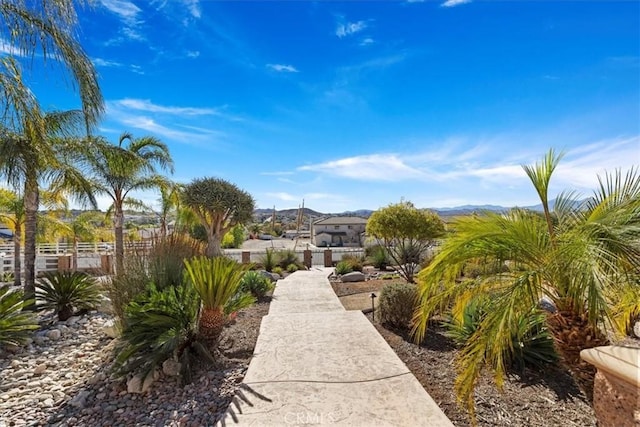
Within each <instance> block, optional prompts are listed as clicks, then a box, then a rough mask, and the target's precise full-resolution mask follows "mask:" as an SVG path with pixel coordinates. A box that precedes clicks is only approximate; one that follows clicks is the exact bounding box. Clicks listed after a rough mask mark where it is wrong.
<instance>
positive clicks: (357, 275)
mask: <svg viewBox="0 0 640 427" xmlns="http://www.w3.org/2000/svg"><path fill="white" fill-rule="evenodd" d="M340 280H342V281H343V282H364V280H365V275H364V273H361V272H359V271H353V272H351V273H347V274H343V275H342V277H340Z"/></svg>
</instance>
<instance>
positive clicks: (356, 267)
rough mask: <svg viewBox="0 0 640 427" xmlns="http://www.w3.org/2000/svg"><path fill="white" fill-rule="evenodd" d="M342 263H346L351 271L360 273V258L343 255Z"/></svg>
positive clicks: (361, 266)
mask: <svg viewBox="0 0 640 427" xmlns="http://www.w3.org/2000/svg"><path fill="white" fill-rule="evenodd" d="M342 262H346V263H348V264H349V266H350V267H351V271H362V268H363V265H362V258H361V257H358V256H355V255H349V254H345V255H343V256H342Z"/></svg>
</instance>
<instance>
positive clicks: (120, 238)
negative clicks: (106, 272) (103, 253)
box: [113, 206, 124, 274]
mask: <svg viewBox="0 0 640 427" xmlns="http://www.w3.org/2000/svg"><path fill="white" fill-rule="evenodd" d="M123 225H124V212H123V211H122V207H121V206H116V207H115V214H114V216H113V229H114V232H115V235H116V242H115V243H116V274H122V272H123V271H124V235H123V230H122V227H123Z"/></svg>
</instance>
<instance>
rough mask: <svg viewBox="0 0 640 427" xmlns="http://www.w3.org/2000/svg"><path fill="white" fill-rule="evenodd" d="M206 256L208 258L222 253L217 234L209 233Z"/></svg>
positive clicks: (220, 241)
mask: <svg viewBox="0 0 640 427" xmlns="http://www.w3.org/2000/svg"><path fill="white" fill-rule="evenodd" d="M207 240H208V244H207V256H208V257H210V258H213V257H217V256H221V255H222V238H221V237H220V235H219V234H216V233H209V238H208V239H207Z"/></svg>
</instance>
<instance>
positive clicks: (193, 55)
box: [187, 50, 200, 58]
mask: <svg viewBox="0 0 640 427" xmlns="http://www.w3.org/2000/svg"><path fill="white" fill-rule="evenodd" d="M199 56H200V51H199V50H189V51H187V57H189V58H197V57H199Z"/></svg>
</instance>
